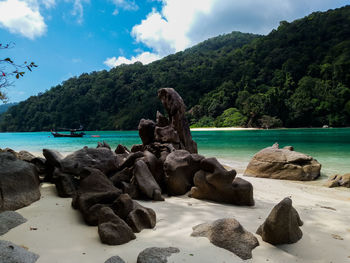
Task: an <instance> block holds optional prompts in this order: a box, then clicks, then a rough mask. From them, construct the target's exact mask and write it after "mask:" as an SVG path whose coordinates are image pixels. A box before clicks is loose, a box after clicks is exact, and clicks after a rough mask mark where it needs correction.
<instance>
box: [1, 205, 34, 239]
mask: <svg viewBox="0 0 350 263" xmlns="http://www.w3.org/2000/svg"><path fill="white" fill-rule="evenodd" d="M25 222H27V219H25V218H24V217H23V216H22V215H20V214H18V213H17V212H14V211H5V212H2V213H0V236H2V235H3V234H5V233H7V232H8V231H9V230H10V229H12V228H14V227H16V226H19V225H21V224H23V223H25Z"/></svg>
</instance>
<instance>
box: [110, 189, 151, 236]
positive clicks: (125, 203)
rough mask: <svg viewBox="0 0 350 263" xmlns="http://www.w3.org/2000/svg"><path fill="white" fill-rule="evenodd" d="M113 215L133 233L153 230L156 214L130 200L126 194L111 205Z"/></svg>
mask: <svg viewBox="0 0 350 263" xmlns="http://www.w3.org/2000/svg"><path fill="white" fill-rule="evenodd" d="M111 208H112V209H113V211H114V213H115V214H116V215H118V216H119V217H120V218H122V219H123V220H125V222H126V223H127V224H128V225H129V226H130V227H131V228H132V230H133V231H134V232H137V233H138V232H141V230H142V229H145V228H154V227H155V225H156V213H155V212H154V211H153V210H152V209H151V208H146V207H143V206H142V205H140V204H139V203H137V202H136V201H134V200H132V199H131V198H130V196H129V195H128V194H121V195H120V197H119V198H118V199H117V200H116V201H115V202H114V203H113V204H112V206H111Z"/></svg>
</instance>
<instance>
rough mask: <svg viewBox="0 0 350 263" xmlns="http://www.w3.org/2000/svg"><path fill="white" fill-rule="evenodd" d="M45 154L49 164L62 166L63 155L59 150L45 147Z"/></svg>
mask: <svg viewBox="0 0 350 263" xmlns="http://www.w3.org/2000/svg"><path fill="white" fill-rule="evenodd" d="M43 155H44V157H45V158H46V163H47V164H49V165H51V166H53V167H58V168H60V167H61V161H62V159H63V156H62V154H60V153H59V152H58V151H55V150H50V149H43Z"/></svg>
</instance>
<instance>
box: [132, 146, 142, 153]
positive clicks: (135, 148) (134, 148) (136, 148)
mask: <svg viewBox="0 0 350 263" xmlns="http://www.w3.org/2000/svg"><path fill="white" fill-rule="evenodd" d="M143 148H144V147H143V144H134V145H133V146H131V149H130V151H131V152H133V153H136V152H143Z"/></svg>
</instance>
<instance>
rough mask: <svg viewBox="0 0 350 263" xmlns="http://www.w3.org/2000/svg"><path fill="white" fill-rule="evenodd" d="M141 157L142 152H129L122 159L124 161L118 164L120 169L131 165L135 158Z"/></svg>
mask: <svg viewBox="0 0 350 263" xmlns="http://www.w3.org/2000/svg"><path fill="white" fill-rule="evenodd" d="M142 157H143V152H133V153H130V154H129V155H128V156H127V157H126V159H125V160H124V162H122V163H121V165H120V168H119V169H120V170H122V169H124V168H126V167H132V166H133V165H134V164H135V162H136V160H137V159H139V158H142Z"/></svg>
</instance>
